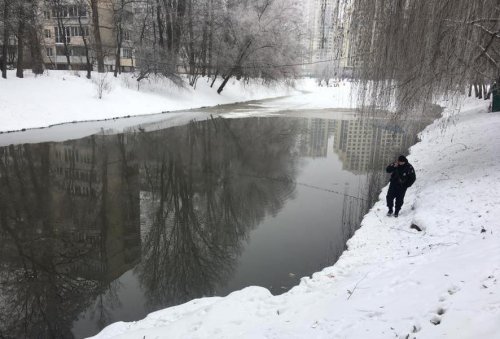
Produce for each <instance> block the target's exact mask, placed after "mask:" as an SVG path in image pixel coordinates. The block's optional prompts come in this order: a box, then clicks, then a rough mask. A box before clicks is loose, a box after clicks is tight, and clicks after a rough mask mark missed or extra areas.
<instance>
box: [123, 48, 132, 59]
mask: <svg viewBox="0 0 500 339" xmlns="http://www.w3.org/2000/svg"><path fill="white" fill-rule="evenodd" d="M122 57H123V58H125V59H132V48H123V49H122Z"/></svg>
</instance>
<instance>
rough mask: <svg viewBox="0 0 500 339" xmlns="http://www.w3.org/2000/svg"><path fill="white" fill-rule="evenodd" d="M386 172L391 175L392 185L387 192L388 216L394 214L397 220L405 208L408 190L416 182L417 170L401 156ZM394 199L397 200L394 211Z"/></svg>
mask: <svg viewBox="0 0 500 339" xmlns="http://www.w3.org/2000/svg"><path fill="white" fill-rule="evenodd" d="M386 171H387V173H391V181H390V182H391V183H390V185H389V191H387V207H388V208H389V212H387V215H389V216H390V215H392V213H393V212H394V216H395V217H396V218H397V217H398V215H399V210H400V209H401V206H403V202H404V198H405V193H406V189H407V188H408V187H410V186H411V185H413V183H414V182H415V180H416V176H415V170H414V169H413V166H412V165H411V164H410V163H409V162H408V159H406V157H405V156H404V155H400V156H399V158H398V160H397V161H396V162H394V163H393V164H390V165H389V166H387V169H386ZM394 199H396V209H395V210H394V211H393V210H392V207H393V203H394Z"/></svg>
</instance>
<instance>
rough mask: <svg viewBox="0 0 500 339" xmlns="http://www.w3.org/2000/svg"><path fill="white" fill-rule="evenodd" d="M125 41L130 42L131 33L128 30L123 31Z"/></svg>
mask: <svg viewBox="0 0 500 339" xmlns="http://www.w3.org/2000/svg"><path fill="white" fill-rule="evenodd" d="M123 40H130V32H129V31H127V30H124V31H123Z"/></svg>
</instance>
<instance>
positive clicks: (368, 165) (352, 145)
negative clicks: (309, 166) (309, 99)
mask: <svg viewBox="0 0 500 339" xmlns="http://www.w3.org/2000/svg"><path fill="white" fill-rule="evenodd" d="M406 141H407V140H406V137H405V134H404V131H403V130H402V129H401V128H400V127H398V126H388V125H386V123H385V122H384V121H376V120H360V119H356V120H340V121H337V125H336V130H335V140H334V145H333V147H334V150H335V151H336V152H337V153H338V154H339V157H340V159H341V160H342V163H343V168H344V169H346V170H348V171H352V172H354V173H362V172H366V171H368V170H369V169H372V168H377V169H379V168H383V167H384V164H385V162H390V161H391V160H393V158H394V156H395V154H397V153H398V152H399V151H400V150H401V149H402V148H404V145H405V144H406Z"/></svg>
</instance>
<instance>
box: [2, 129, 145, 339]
mask: <svg viewBox="0 0 500 339" xmlns="http://www.w3.org/2000/svg"><path fill="white" fill-rule="evenodd" d="M83 140H84V141H80V142H70V143H64V144H49V143H45V144H39V145H22V146H10V147H8V148H0V187H1V189H0V239H1V240H0V254H1V261H0V264H1V266H0V280H1V284H0V337H5V338H35V337H36V338H70V337H72V336H73V335H72V333H71V328H72V323H73V321H74V320H75V319H76V317H77V315H78V314H79V313H80V312H81V311H82V310H84V309H85V308H87V307H88V306H89V302H90V300H92V298H94V297H96V296H97V295H99V294H101V293H103V292H104V290H106V289H107V288H108V287H109V286H108V282H109V278H111V277H109V275H110V274H111V275H112V273H110V270H112V269H113V268H112V267H109V266H110V265H113V264H114V263H113V262H112V261H111V260H107V259H106V258H107V256H109V254H107V253H106V251H107V250H109V249H110V248H111V249H112V248H113V245H112V244H111V243H112V242H113V241H114V240H111V239H109V238H110V237H112V236H115V235H116V233H117V232H116V230H113V228H114V227H116V226H117V218H116V216H113V213H119V212H116V211H112V210H113V208H109V205H112V206H114V207H116V206H117V205H120V206H127V205H123V202H122V201H119V199H118V198H113V197H110V189H111V191H112V192H113V190H116V189H114V188H112V187H111V186H110V185H109V184H108V185H106V181H107V180H108V179H107V174H106V173H107V168H108V165H109V164H108V162H107V161H106V156H105V154H106V153H107V152H106V150H105V148H106V147H104V146H103V145H100V146H97V145H96V143H95V138H87V139H83ZM83 144H85V145H83ZM118 144H119V143H118ZM97 147H99V150H98V151H99V157H98V156H97V150H96V148H97ZM63 151H64V152H63ZM78 151H80V152H78ZM83 151H85V152H83ZM83 153H85V154H83ZM128 177H129V178H130V176H128ZM103 183H104V185H103ZM118 186H123V187H125V186H126V185H124V184H123V183H120V185H118ZM112 192H111V193H112ZM122 193H123V192H120V193H119V194H118V196H120V195H122ZM123 197H124V199H126V198H127V196H126V195H124V196H123ZM117 199H118V200H117ZM137 203H138V202H137ZM127 210H128V212H127V213H132V212H131V211H133V208H132V207H131V206H127ZM136 210H137V209H136ZM110 219H111V220H110ZM118 219H120V220H119V221H120V222H119V223H120V224H122V223H123V224H127V222H126V221H127V216H121V217H119V218H118ZM137 233H138V232H137ZM137 238H138V235H137ZM115 247H116V246H115Z"/></svg>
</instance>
